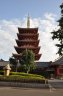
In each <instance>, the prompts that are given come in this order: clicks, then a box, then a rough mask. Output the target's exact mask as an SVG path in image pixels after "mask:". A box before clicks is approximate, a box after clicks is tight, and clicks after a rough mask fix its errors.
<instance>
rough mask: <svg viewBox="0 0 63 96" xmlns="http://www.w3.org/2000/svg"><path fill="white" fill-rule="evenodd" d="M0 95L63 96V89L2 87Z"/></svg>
mask: <svg viewBox="0 0 63 96" xmlns="http://www.w3.org/2000/svg"><path fill="white" fill-rule="evenodd" d="M0 96H63V89H56V90H49V89H32V88H16V87H0Z"/></svg>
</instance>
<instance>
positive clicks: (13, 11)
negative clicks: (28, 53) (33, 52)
mask: <svg viewBox="0 0 63 96" xmlns="http://www.w3.org/2000/svg"><path fill="white" fill-rule="evenodd" d="M62 1H63V0H0V58H2V59H4V60H8V59H9V57H10V56H12V53H16V52H15V49H14V45H16V43H15V39H16V38H17V36H16V33H17V32H18V27H26V21H27V15H28V13H29V14H30V23H31V27H38V28H39V29H38V32H39V39H40V43H39V46H41V49H40V53H41V54H42V56H41V58H40V61H53V60H55V59H56V58H57V57H58V55H56V52H57V50H58V49H57V47H55V44H56V43H57V42H58V41H57V40H55V41H53V40H52V39H51V32H52V31H53V30H57V28H58V27H57V25H58V23H57V22H56V21H57V20H58V19H59V18H60V8H59V6H60V4H61V3H62Z"/></svg>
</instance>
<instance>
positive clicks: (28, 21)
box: [27, 14, 30, 28]
mask: <svg viewBox="0 0 63 96" xmlns="http://www.w3.org/2000/svg"><path fill="white" fill-rule="evenodd" d="M27 28H30V16H29V14H28V17H27Z"/></svg>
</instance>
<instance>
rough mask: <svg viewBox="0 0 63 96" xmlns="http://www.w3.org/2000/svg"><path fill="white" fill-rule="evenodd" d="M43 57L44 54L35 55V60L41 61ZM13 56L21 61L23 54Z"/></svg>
mask: <svg viewBox="0 0 63 96" xmlns="http://www.w3.org/2000/svg"><path fill="white" fill-rule="evenodd" d="M41 55H42V54H35V60H39V59H40V57H41ZM13 56H14V57H15V58H17V59H19V58H20V57H21V56H22V54H21V53H20V54H13Z"/></svg>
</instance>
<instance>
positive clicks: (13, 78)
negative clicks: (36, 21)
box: [0, 72, 47, 83]
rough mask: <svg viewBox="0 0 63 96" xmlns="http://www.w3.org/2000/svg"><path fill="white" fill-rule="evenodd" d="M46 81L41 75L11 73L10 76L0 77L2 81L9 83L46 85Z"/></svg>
mask: <svg viewBox="0 0 63 96" xmlns="http://www.w3.org/2000/svg"><path fill="white" fill-rule="evenodd" d="M45 80H46V79H45V77H43V76H41V75H37V74H27V73H24V72H11V73H10V75H9V76H4V75H0V81H7V82H8V81H10V82H23V83H45ZM46 81H47V80H46Z"/></svg>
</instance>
